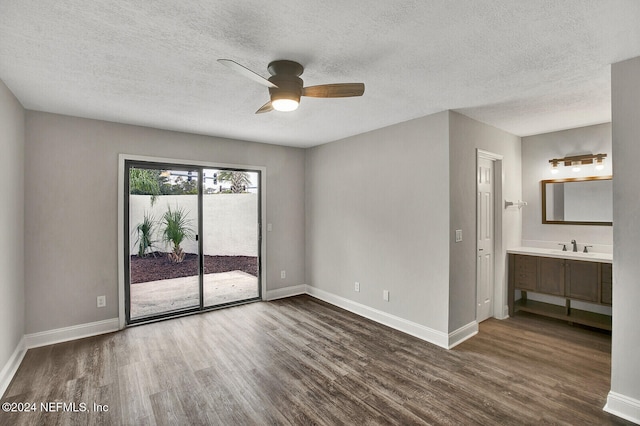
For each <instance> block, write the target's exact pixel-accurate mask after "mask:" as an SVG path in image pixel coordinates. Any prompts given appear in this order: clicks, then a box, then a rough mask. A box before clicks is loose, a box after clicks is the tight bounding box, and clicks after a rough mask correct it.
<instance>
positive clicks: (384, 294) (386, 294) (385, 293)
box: [382, 290, 389, 302]
mask: <svg viewBox="0 0 640 426" xmlns="http://www.w3.org/2000/svg"><path fill="white" fill-rule="evenodd" d="M382 299H383V300H386V301H387V302H388V301H389V290H382Z"/></svg>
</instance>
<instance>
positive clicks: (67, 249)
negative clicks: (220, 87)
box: [16, 111, 305, 333]
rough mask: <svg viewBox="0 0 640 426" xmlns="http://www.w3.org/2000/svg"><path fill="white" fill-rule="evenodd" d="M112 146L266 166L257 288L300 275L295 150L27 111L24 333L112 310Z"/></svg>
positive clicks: (300, 163) (300, 193)
mask: <svg viewBox="0 0 640 426" xmlns="http://www.w3.org/2000/svg"><path fill="white" fill-rule="evenodd" d="M119 153H127V154H135V155H145V156H157V157H167V158H176V159H183V160H187V161H188V160H198V161H211V162H221V163H233V164H245V165H255V166H266V167H267V188H266V194H267V206H266V217H267V222H268V223H272V224H273V231H272V232H269V233H266V238H267V259H266V260H267V262H266V267H267V288H266V289H267V290H273V289H276V288H280V287H286V286H292V285H298V284H303V283H304V249H305V247H304V240H305V235H304V150H302V149H298V148H289V147H282V146H275V145H266V144H257V143H250V142H243V141H237V140H228V139H222V138H214V137H205V136H197V135H191V134H184V133H177V132H169V131H163V130H156V129H151V128H145V127H136V126H128V125H121V124H115V123H109V122H103V121H95V120H88V119H83V118H75V117H68V116H61V115H55V114H48V113H41V112H33V111H28V112H27V115H26V149H25V157H26V166H25V191H24V193H25V252H26V258H27V259H29V263H28V267H27V268H26V271H25V281H26V333H35V332H39V331H44V330H50V329H56V328H61V327H67V326H72V325H77V324H84V323H90V322H94V321H100V320H105V319H111V318H117V317H118V306H117V300H118V299H117V292H118V276H117V270H118V265H117V258H116V255H117V235H118V232H119V230H118V225H117V208H116V206H117V201H118V200H117V190H118V188H117V172H118V154H119ZM16 155H17V154H16ZM18 223H19V222H18ZM79 243H80V244H84V247H85V250H83V251H81V252H79V253H78V252H77V251H75V250H73V249H72V248H73V247H74V246H76V245H77V244H79ZM281 269H285V270H286V271H287V278H286V279H280V270H281ZM98 295H106V296H107V307H106V308H101V309H98V308H96V296H98Z"/></svg>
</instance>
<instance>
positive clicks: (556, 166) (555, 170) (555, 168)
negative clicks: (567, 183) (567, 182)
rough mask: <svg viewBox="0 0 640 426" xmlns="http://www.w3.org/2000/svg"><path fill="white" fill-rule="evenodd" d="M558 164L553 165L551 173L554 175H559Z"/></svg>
mask: <svg viewBox="0 0 640 426" xmlns="http://www.w3.org/2000/svg"><path fill="white" fill-rule="evenodd" d="M558 171H559V170H558V163H555V162H554V163H551V173H552V174H554V175H555V174H558Z"/></svg>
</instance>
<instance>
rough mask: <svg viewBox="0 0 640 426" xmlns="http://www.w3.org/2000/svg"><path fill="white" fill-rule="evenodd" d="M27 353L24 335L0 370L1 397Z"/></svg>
mask: <svg viewBox="0 0 640 426" xmlns="http://www.w3.org/2000/svg"><path fill="white" fill-rule="evenodd" d="M26 353H27V348H26V347H25V345H24V337H23V338H22V339H20V342H18V346H16V349H15V350H14V351H13V354H11V357H9V360H8V361H7V363H6V364H5V365H4V367H2V370H1V371H0V398H2V396H3V395H4V393H5V392H6V391H7V388H8V387H9V384H10V383H11V380H12V379H13V376H14V375H15V374H16V371H18V367H20V363H21V362H22V359H23V358H24V355H25V354H26Z"/></svg>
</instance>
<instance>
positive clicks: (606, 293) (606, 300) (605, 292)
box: [600, 263, 613, 305]
mask: <svg viewBox="0 0 640 426" xmlns="http://www.w3.org/2000/svg"><path fill="white" fill-rule="evenodd" d="M611 273H612V265H611V264H610V263H602V299H600V303H602V304H604V305H610V304H611V302H612V301H613V298H612V297H611V293H612V292H611V288H612V283H613V280H612V276H611Z"/></svg>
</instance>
